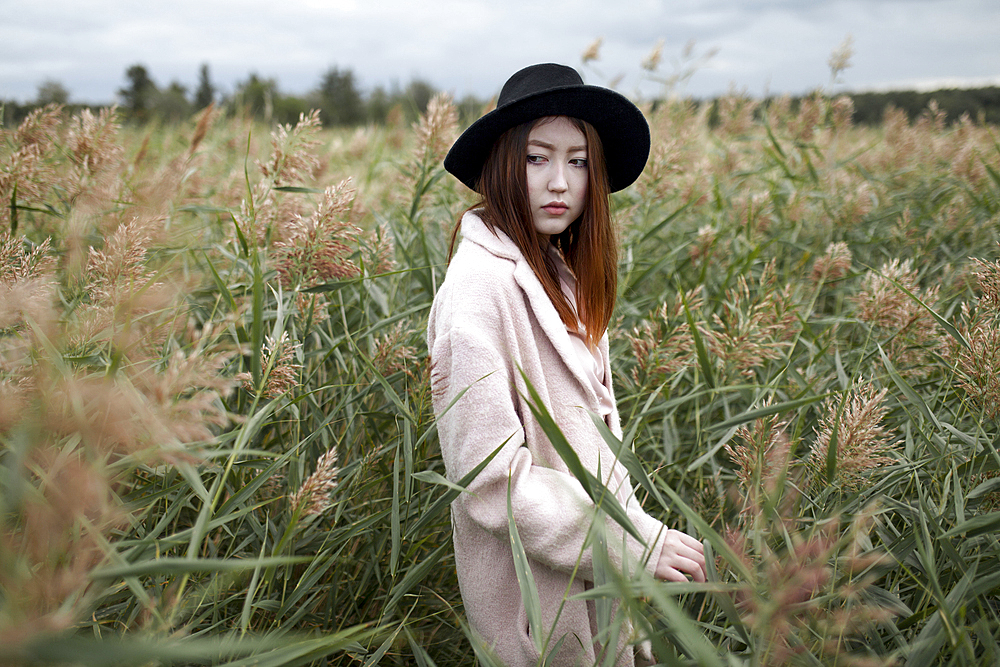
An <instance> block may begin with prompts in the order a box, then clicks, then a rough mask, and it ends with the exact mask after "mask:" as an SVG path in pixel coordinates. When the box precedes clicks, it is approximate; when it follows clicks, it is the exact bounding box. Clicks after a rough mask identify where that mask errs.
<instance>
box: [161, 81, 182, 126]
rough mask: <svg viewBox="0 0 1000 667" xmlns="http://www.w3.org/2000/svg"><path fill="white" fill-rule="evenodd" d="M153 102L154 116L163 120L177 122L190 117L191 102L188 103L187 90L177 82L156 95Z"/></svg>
mask: <svg viewBox="0 0 1000 667" xmlns="http://www.w3.org/2000/svg"><path fill="white" fill-rule="evenodd" d="M155 100H156V101H155V105H154V109H155V112H156V115H157V116H158V117H160V118H162V119H164V120H169V121H172V122H179V121H182V120H184V119H185V118H187V117H188V116H190V115H191V102H189V101H188V97H187V88H186V87H185V86H183V85H181V84H180V83H178V82H177V81H174V82H172V83H171V84H170V85H169V86H168V87H167V88H165V89H163V90H161V91H160V92H159V94H157V95H156V97H155Z"/></svg>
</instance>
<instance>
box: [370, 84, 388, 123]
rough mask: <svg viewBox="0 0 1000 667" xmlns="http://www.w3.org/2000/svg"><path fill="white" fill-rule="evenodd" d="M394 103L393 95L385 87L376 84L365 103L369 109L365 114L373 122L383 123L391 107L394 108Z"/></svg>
mask: <svg viewBox="0 0 1000 667" xmlns="http://www.w3.org/2000/svg"><path fill="white" fill-rule="evenodd" d="M392 104H393V100H392V97H390V95H389V93H387V92H386V91H385V88H383V87H382V86H375V89H374V90H373V91H372V92H371V93H370V94H369V95H368V101H367V103H366V104H365V107H366V109H367V112H366V113H365V116H367V118H368V120H369V121H371V122H372V123H376V124H379V125H382V124H384V123H385V119H386V118H387V117H388V116H389V109H391V108H392Z"/></svg>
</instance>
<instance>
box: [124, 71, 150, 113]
mask: <svg viewBox="0 0 1000 667" xmlns="http://www.w3.org/2000/svg"><path fill="white" fill-rule="evenodd" d="M125 78H126V79H128V86H126V87H125V88H121V89H119V90H118V95H119V97H121V98H122V105H123V106H124V107H125V110H126V111H127V112H128V113H129V115H130V116H131V117H132V118H134V119H136V120H138V121H145V120H147V119H148V118H149V111H150V108H151V107H152V103H153V97H154V96H155V95H156V84H155V83H153V80H152V79H151V78H150V77H149V72H147V71H146V68H145V67H144V66H143V65H132V66H131V67H129V68H128V69H127V70H125Z"/></svg>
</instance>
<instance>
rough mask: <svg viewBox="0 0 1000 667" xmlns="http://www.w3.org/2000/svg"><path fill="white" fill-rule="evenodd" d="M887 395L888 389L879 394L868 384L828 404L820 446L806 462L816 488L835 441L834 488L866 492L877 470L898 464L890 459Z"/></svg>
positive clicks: (826, 404) (822, 476) (821, 424)
mask: <svg viewBox="0 0 1000 667" xmlns="http://www.w3.org/2000/svg"><path fill="white" fill-rule="evenodd" d="M887 393H888V390H887V389H884V388H883V389H881V390H876V389H875V386H874V385H873V384H872V383H870V382H864V383H862V384H861V385H860V386H859V387H855V388H854V389H852V390H851V392H850V393H849V394H848V395H847V396H845V397H844V398H843V399H840V400H838V399H827V400H826V402H825V403H824V414H823V416H822V417H820V428H819V430H818V432H817V435H816V443H815V444H814V445H813V448H812V453H811V455H810V456H809V459H808V460H807V461H806V463H807V465H808V467H809V469H810V471H811V473H812V481H813V483H814V484H820V483H822V480H824V479H825V478H826V466H827V457H828V455H829V454H828V453H829V450H830V444H831V442H832V441H833V439H834V437H836V447H837V455H836V462H837V470H836V478H835V479H834V484H836V485H837V486H838V487H840V488H842V489H846V490H848V491H853V490H857V489H859V488H862V487H864V486H865V485H866V484H867V483H868V481H869V476H870V473H871V472H872V471H873V470H875V469H876V468H881V467H884V466H887V465H892V464H893V463H895V462H896V460H895V459H894V458H892V457H891V456H887V454H889V453H890V452H891V451H892V447H891V445H890V439H889V434H888V433H887V432H886V430H885V428H884V427H883V426H882V418H883V417H884V416H885V413H886V412H887V410H888V408H886V407H885V406H884V405H883V404H882V401H883V399H884V398H885V396H886V394H887ZM834 434H836V435H834Z"/></svg>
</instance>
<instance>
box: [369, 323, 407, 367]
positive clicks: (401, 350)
mask: <svg viewBox="0 0 1000 667" xmlns="http://www.w3.org/2000/svg"><path fill="white" fill-rule="evenodd" d="M413 333H414V330H413V329H411V328H408V327H406V326H405V323H403V322H397V323H396V325H395V326H394V327H393V328H392V329H390V330H389V332H388V333H386V334H385V335H382V336H376V337H375V339H374V341H373V344H374V350H373V352H372V365H373V366H374V367H375V370H376V371H378V373H379V375H381V376H383V377H385V376H388V375H391V374H393V373H395V372H396V371H406V373H407V375H411V376H412V373H411V372H410V370H409V368H408V366H409V365H410V364H413V363H414V362H416V360H417V351H416V349H414V348H413V347H411V346H409V345H406V344H405V343H406V340H407V339H408V338H409V337H410V336H412V335H413Z"/></svg>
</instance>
